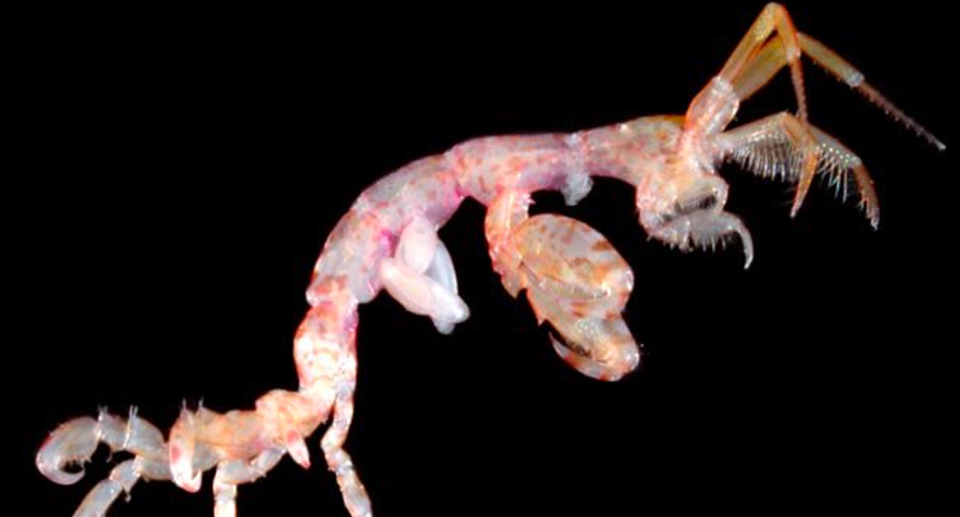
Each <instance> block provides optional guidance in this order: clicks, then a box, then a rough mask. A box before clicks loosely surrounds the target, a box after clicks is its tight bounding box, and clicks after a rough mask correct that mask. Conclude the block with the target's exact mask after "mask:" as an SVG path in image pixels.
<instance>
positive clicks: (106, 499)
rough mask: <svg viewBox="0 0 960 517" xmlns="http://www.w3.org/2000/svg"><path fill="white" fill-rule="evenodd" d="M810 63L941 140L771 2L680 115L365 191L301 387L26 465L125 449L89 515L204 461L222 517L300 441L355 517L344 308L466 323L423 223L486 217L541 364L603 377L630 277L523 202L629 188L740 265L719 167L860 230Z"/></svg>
mask: <svg viewBox="0 0 960 517" xmlns="http://www.w3.org/2000/svg"><path fill="white" fill-rule="evenodd" d="M803 56H806V57H808V58H809V59H810V60H812V61H813V62H814V63H816V64H818V65H820V66H821V67H823V68H824V69H825V70H826V71H827V72H829V73H830V74H833V75H834V76H836V77H837V78H838V79H840V80H841V81H842V82H844V83H846V84H847V85H848V86H849V87H850V88H852V89H854V90H855V91H857V92H859V93H860V94H862V95H863V96H864V97H865V98H866V99H867V100H868V101H870V102H872V103H874V104H876V105H877V106H879V107H880V108H882V109H883V110H884V111H886V112H887V113H888V114H889V115H891V116H892V117H893V118H894V119H896V120H897V121H899V122H901V123H902V124H904V125H905V126H906V127H908V128H910V129H912V130H913V131H914V132H916V133H917V134H918V135H919V136H920V137H922V138H923V139H925V140H927V141H928V142H929V143H930V144H932V145H933V146H934V147H936V148H938V149H940V150H943V149H944V148H945V146H944V144H943V143H941V142H940V141H939V140H937V138H936V137H934V136H933V135H932V134H931V133H930V132H929V131H927V130H926V129H924V128H923V127H922V126H920V125H919V124H918V123H917V122H915V121H914V120H913V119H911V118H910V117H909V116H907V115H906V114H905V113H903V111H901V110H900V109H898V108H897V107H896V106H894V105H893V104H892V103H891V102H890V101H888V100H887V99H885V98H884V97H883V96H882V95H881V94H880V93H879V92H878V91H877V90H876V89H874V88H873V87H872V86H871V85H870V84H868V83H867V82H866V81H865V79H864V75H863V74H862V73H861V72H859V71H858V70H857V69H856V68H854V67H853V65H851V64H850V63H848V62H847V61H846V60H844V59H843V58H841V57H840V56H839V55H837V54H836V53H835V52H834V51H832V50H831V49H829V48H828V47H827V46H825V45H824V44H822V43H820V42H819V41H817V40H815V39H813V38H812V37H810V36H808V35H806V34H803V33H801V32H798V31H797V30H796V28H795V27H794V25H793V22H792V21H791V18H790V16H789V15H788V13H787V11H786V10H785V9H784V8H783V7H782V6H780V5H777V4H770V5H768V6H767V7H766V8H764V9H763V11H762V12H761V14H760V16H759V17H758V18H757V20H756V21H755V22H754V24H753V26H752V27H750V29H749V30H748V32H747V35H746V36H745V37H744V39H743V40H742V41H741V43H740V44H739V45H738V46H737V47H736V49H735V50H734V52H733V54H732V55H731V56H730V58H729V59H728V61H727V62H726V64H725V65H724V66H723V67H722V69H721V70H720V72H719V74H717V75H716V76H715V77H713V78H712V79H711V80H710V81H709V82H708V83H707V85H706V86H705V87H704V88H703V89H702V90H701V91H700V93H699V94H698V95H697V96H696V97H695V98H694V99H693V101H692V102H691V103H690V105H689V107H688V109H687V112H686V113H685V114H684V115H668V116H652V117H643V118H637V119H634V120H630V121H627V122H624V123H620V124H614V125H610V126H606V127H600V128H595V129H588V130H584V131H579V132H575V133H572V134H539V135H524V136H498V137H486V138H478V139H474V140H470V141H467V142H464V143H462V144H460V145H457V146H455V147H454V148H452V149H450V150H449V151H447V152H445V153H443V154H440V155H436V156H430V157H427V158H423V159H421V160H418V161H415V162H413V163H410V164H408V165H406V166H404V167H402V168H400V169H399V170H397V171H395V172H393V173H391V174H389V175H387V176H386V177H384V178H383V179H381V180H380V181H378V182H377V183H375V184H374V185H372V186H371V187H369V188H368V189H367V190H365V191H364V192H363V193H361V194H360V196H359V198H358V199H357V200H356V202H355V203H354V204H353V206H352V207H351V208H350V210H349V211H348V212H347V214H346V215H344V216H343V218H342V219H341V220H340V222H339V223H338V224H337V226H336V228H335V229H334V230H333V232H332V233H331V235H330V236H329V238H328V240H327V242H326V244H325V246H324V248H323V252H322V253H321V255H320V257H319V259H318V261H317V263H316V266H315V269H314V277H313V280H312V282H311V285H310V287H309V289H308V292H307V299H308V301H309V304H310V307H311V308H310V310H309V311H308V313H307V314H306V316H305V318H304V319H303V321H302V323H301V325H300V327H299V330H298V332H297V334H296V337H295V339H294V346H293V349H294V350H293V353H294V361H295V363H296V367H297V373H298V376H299V381H300V386H299V388H298V389H297V390H296V391H290V390H279V389H278V390H274V391H271V392H269V393H267V394H265V395H263V396H262V397H261V398H259V399H258V400H257V401H256V403H255V405H254V407H253V408H252V409H246V410H235V411H229V412H225V413H221V412H215V411H212V410H210V409H207V408H203V407H201V408H200V409H198V410H196V411H192V410H188V409H184V410H183V411H182V412H181V414H180V417H179V418H178V419H177V421H176V422H175V423H174V425H173V427H172V428H171V430H170V432H169V434H168V435H167V436H164V435H163V433H162V432H161V431H160V430H159V429H158V428H157V427H155V426H153V425H152V424H150V423H148V422H147V421H145V420H144V419H142V418H140V417H139V416H138V415H137V414H136V412H131V414H130V415H129V417H128V418H126V419H123V418H120V417H117V416H114V415H111V414H109V413H108V412H106V411H103V412H101V414H100V415H99V417H98V418H90V417H81V418H76V419H74V420H71V421H68V422H66V423H64V424H63V425H61V426H60V427H59V428H57V429H56V430H54V431H53V433H52V434H51V435H50V436H49V438H48V439H47V441H46V442H45V443H44V444H43V446H42V447H41V449H40V451H39V453H38V454H37V457H36V465H37V467H38V468H39V470H40V472H41V473H43V474H44V475H45V476H47V477H48V478H49V479H50V480H52V481H54V482H56V483H60V484H65V485H69V484H73V483H75V482H77V481H78V480H79V479H80V478H81V477H82V475H83V474H82V472H71V471H67V470H65V469H64V467H65V466H66V465H68V464H71V463H81V462H84V461H86V460H88V459H89V458H90V457H91V455H92V454H93V453H94V451H95V450H96V448H97V447H98V445H99V444H100V443H105V444H106V445H107V446H109V447H110V448H111V449H112V450H114V451H126V452H128V453H130V454H132V456H133V457H132V458H131V459H128V460H126V461H123V462H122V463H120V464H119V465H118V466H117V467H116V468H115V469H114V470H113V471H112V472H111V474H110V475H109V477H108V478H107V479H105V480H103V481H101V482H100V483H99V484H98V485H96V487H95V488H94V489H93V490H92V491H91V492H90V493H89V494H88V495H87V497H86V499H84V500H83V502H82V503H81V504H80V507H79V508H78V510H77V512H76V514H75V515H76V516H91V517H92V516H103V515H105V514H106V513H107V511H108V509H109V508H110V506H111V505H112V504H113V503H114V502H115V501H116V499H117V498H118V497H119V496H120V494H122V493H128V492H130V491H131V490H132V488H133V487H134V486H135V485H136V484H137V482H138V480H140V479H153V480H170V481H173V482H174V483H175V484H176V485H178V486H179V487H181V488H183V489H185V490H188V491H191V492H196V491H198V490H200V488H201V484H202V481H201V473H202V472H204V471H206V470H209V469H214V468H216V474H215V476H214V479H213V494H214V498H215V514H216V516H217V517H233V516H235V515H236V513H237V510H236V503H235V499H236V495H237V491H238V486H239V485H241V484H244V483H250V482H252V481H254V480H257V479H259V478H261V477H263V476H265V475H266V474H267V473H268V472H269V471H270V470H271V469H272V468H273V467H274V466H275V465H276V464H277V463H278V462H279V461H280V460H281V459H282V458H283V457H284V456H286V455H289V456H290V457H291V458H292V459H293V460H294V461H295V462H297V463H298V464H299V465H301V466H303V467H304V468H309V467H310V465H311V458H310V455H309V452H308V448H307V445H306V440H308V439H309V438H310V437H311V436H312V435H313V434H314V433H315V432H316V430H317V429H318V428H319V427H320V426H322V425H327V428H326V430H325V432H324V434H323V437H322V439H321V442H320V443H321V447H322V450H323V455H324V461H325V463H326V464H327V467H328V468H329V469H331V470H332V471H333V472H334V473H335V474H336V479H337V481H338V483H339V485H340V490H341V492H342V495H343V502H344V504H345V506H346V508H347V510H348V511H349V513H350V515H352V516H354V517H365V516H370V515H372V505H371V502H370V498H369V497H368V494H367V491H366V489H365V488H364V486H363V484H362V482H361V480H360V476H359V474H358V470H357V468H356V467H355V466H354V464H353V461H352V460H351V457H350V455H349V454H348V453H347V451H346V450H344V443H345V440H346V438H347V435H348V432H349V429H350V425H351V422H352V419H353V398H354V390H355V387H356V375H357V355H356V339H357V329H358V306H359V305H361V304H364V303H367V302H369V301H371V300H372V299H373V298H375V297H376V296H378V295H379V294H380V293H381V291H386V292H387V293H388V295H389V296H391V297H392V298H393V299H395V300H396V301H397V302H398V303H399V304H400V305H401V306H402V307H404V308H405V309H407V310H408V311H410V312H412V313H415V314H418V315H423V316H426V317H428V318H430V319H431V320H432V322H433V324H434V325H435V326H436V328H437V330H438V331H439V332H441V333H443V334H450V333H453V332H455V328H456V326H457V324H459V323H462V322H463V321H465V320H466V319H467V318H469V316H470V309H469V308H468V306H467V304H466V303H465V302H464V301H463V299H462V298H461V297H460V296H459V292H458V289H459V288H458V283H457V275H456V272H455V270H454V262H453V260H454V257H452V256H451V254H450V252H449V251H448V249H447V247H446V246H445V245H444V243H443V242H442V241H441V240H440V238H439V236H438V234H437V231H438V229H439V228H440V227H441V226H443V225H444V224H445V223H446V222H447V221H448V220H449V219H450V218H451V217H452V216H453V214H454V212H456V210H457V209H458V207H459V206H460V205H461V203H462V202H463V201H464V200H465V199H467V198H471V199H473V200H475V201H477V202H479V203H481V204H483V205H484V206H485V207H486V210H487V212H486V220H485V224H484V231H485V235H486V240H487V243H488V245H489V250H490V258H491V262H492V266H493V269H494V270H495V271H496V272H497V273H498V274H499V275H500V278H501V280H502V283H503V286H504V288H505V289H506V291H507V293H508V294H509V295H510V296H512V297H515V298H516V297H518V296H519V295H520V294H521V293H524V292H525V293H526V298H527V300H528V301H529V303H530V305H531V306H532V308H533V310H534V313H535V315H536V317H537V319H538V320H539V322H540V323H548V324H549V326H550V331H549V335H550V341H551V343H552V344H553V347H554V348H555V350H556V352H557V353H558V354H559V356H560V357H561V358H562V359H563V360H564V361H566V362H567V363H568V364H570V365H571V366H572V367H573V368H575V369H576V370H578V371H579V372H581V373H583V374H584V375H586V376H589V377H591V378H595V379H599V380H603V381H615V380H618V379H620V378H622V377H623V376H624V375H627V374H628V373H630V372H632V371H633V370H635V369H636V368H637V367H638V365H639V364H640V363H641V360H642V355H643V354H642V348H641V347H640V346H639V345H638V344H637V343H636V341H635V340H634V338H633V336H632V334H631V332H630V329H629V326H628V324H627V322H626V321H625V320H624V318H623V315H622V311H623V308H624V306H625V305H626V303H627V300H628V298H629V296H630V294H631V291H632V289H633V286H634V276H633V272H632V270H631V268H630V266H629V264H628V263H627V262H626V261H625V260H624V259H623V258H622V257H621V256H620V254H619V253H618V252H617V251H616V250H615V249H614V247H613V245H612V244H611V243H610V242H609V241H608V240H607V239H606V238H605V237H604V236H603V235H602V234H600V233H599V232H597V231H596V230H594V229H592V228H591V227H589V226H588V225H586V224H585V223H582V222H579V221H576V220H574V219H571V218H569V217H565V216H561V215H556V214H541V215H536V216H531V215H530V214H529V207H530V204H531V195H532V194H533V193H535V192H537V191H542V190H554V191H559V192H562V193H563V195H564V196H565V198H566V202H567V203H568V204H570V205H574V204H576V203H578V202H579V201H580V200H582V199H583V198H584V197H585V196H587V195H588V194H589V192H590V190H591V185H592V179H591V178H594V177H609V178H615V179H618V180H621V181H623V182H626V183H628V184H630V185H632V186H633V187H635V189H636V209H637V211H638V214H639V222H640V225H641V226H642V228H643V229H644V231H645V232H646V233H647V235H648V236H649V237H650V238H652V239H655V240H659V241H661V242H663V243H665V244H667V245H669V246H672V247H676V248H679V249H681V250H684V251H686V250H692V249H696V248H704V247H710V246H713V245H715V244H716V243H718V242H720V241H722V240H724V239H726V238H728V237H732V238H735V239H738V240H739V242H740V244H741V245H742V249H743V253H744V263H745V266H746V267H749V266H750V264H751V262H752V261H753V258H754V248H753V240H752V237H751V235H750V232H749V231H748V230H747V226H746V225H745V224H744V222H743V221H741V219H740V218H738V217H737V216H736V215H733V214H731V213H729V212H727V211H726V210H725V206H726V202H727V196H728V186H727V183H726V182H725V181H724V180H723V179H722V178H721V177H720V176H719V174H718V173H717V168H718V166H719V165H720V164H722V163H724V162H736V163H737V164H739V165H740V166H741V167H742V168H743V169H745V170H747V171H749V172H751V173H754V174H756V175H759V176H762V177H781V178H783V179H785V180H787V181H790V182H792V183H793V184H795V185H796V192H795V196H794V200H793V206H792V209H791V213H792V214H796V213H797V212H798V211H799V210H800V208H801V206H802V205H803V202H804V199H805V197H806V195H807V193H808V192H809V190H810V187H811V185H812V183H813V180H814V179H815V178H816V177H817V176H828V177H830V178H831V179H832V180H834V181H836V182H840V183H841V184H842V185H844V187H845V188H846V186H847V185H848V184H849V185H852V186H853V189H854V190H855V191H856V194H857V195H858V196H859V200H860V206H861V207H862V209H863V211H864V213H865V215H866V218H867V220H868V221H869V223H870V224H871V225H873V226H874V227H877V226H878V225H879V223H880V209H879V206H878V202H877V195H876V192H875V189H874V184H873V181H872V180H871V178H870V176H869V174H868V173H867V170H866V168H865V166H864V164H863V162H862V161H861V160H860V158H858V157H857V156H856V154H854V152H853V151H851V150H850V149H848V148H847V147H846V146H844V145H843V144H841V143H840V141H839V140H837V139H836V138H834V137H832V136H830V135H828V134H827V133H825V132H823V131H822V130H820V129H818V128H816V127H814V126H813V125H811V124H810V122H809V120H808V119H809V116H808V109H807V100H806V95H805V93H804V92H805V90H804V74H803V69H802V67H801V58H802V57H803ZM783 68H786V69H788V70H789V73H790V77H791V80H792V83H793V87H794V90H795V94H796V100H797V111H796V114H794V113H790V112H786V111H784V112H781V113H776V114H772V115H769V116H767V117H764V118H761V119H759V120H755V121H749V122H745V123H741V124H739V125H737V126H736V127H732V128H731V127H729V126H730V125H731V122H732V121H733V120H734V116H735V115H736V114H737V112H738V109H739V107H740V103H742V102H743V101H745V100H747V99H748V98H750V97H751V96H752V95H753V94H754V93H755V92H757V91H758V90H759V89H760V88H762V87H763V86H764V85H766V84H767V83H768V82H769V81H770V80H771V78H772V77H773V76H774V75H775V74H776V73H777V72H779V71H780V70H781V69H783Z"/></svg>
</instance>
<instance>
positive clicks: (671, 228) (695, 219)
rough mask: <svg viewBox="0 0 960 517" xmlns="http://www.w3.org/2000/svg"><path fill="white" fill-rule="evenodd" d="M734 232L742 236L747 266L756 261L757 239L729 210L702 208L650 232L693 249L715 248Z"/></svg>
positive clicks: (682, 248)
mask: <svg viewBox="0 0 960 517" xmlns="http://www.w3.org/2000/svg"><path fill="white" fill-rule="evenodd" d="M731 233H735V234H737V236H739V237H740V242H741V244H742V245H743V256H744V266H743V267H744V269H749V268H750V264H752V263H753V238H752V237H751V236H750V231H749V230H747V227H746V226H745V225H744V224H743V221H741V220H740V218H739V217H737V216H735V215H733V214H729V213H726V212H713V211H699V212H693V213H691V214H688V215H684V216H682V217H678V218H676V219H674V220H672V221H670V222H669V223H667V224H664V225H662V226H660V227H659V228H657V229H655V230H654V232H653V233H652V234H651V235H650V236H651V237H656V238H657V239H660V240H662V241H664V242H666V243H668V244H671V245H673V246H678V247H679V248H680V249H681V250H683V251H688V250H690V249H691V248H694V247H699V248H706V247H707V246H713V247H715V246H716V245H717V242H719V241H720V240H721V239H722V238H723V237H724V236H726V235H729V234H731Z"/></svg>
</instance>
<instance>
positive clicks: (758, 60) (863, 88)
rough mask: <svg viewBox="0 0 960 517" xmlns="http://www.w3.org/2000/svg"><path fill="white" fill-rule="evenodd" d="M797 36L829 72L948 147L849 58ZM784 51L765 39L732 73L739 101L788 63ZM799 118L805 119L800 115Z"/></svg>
mask: <svg viewBox="0 0 960 517" xmlns="http://www.w3.org/2000/svg"><path fill="white" fill-rule="evenodd" d="M797 37H798V39H799V42H800V49H801V50H802V52H803V53H804V54H806V55H807V56H809V57H810V59H812V60H813V62H814V63H816V64H818V65H820V66H821V67H822V68H823V69H824V70H826V71H827V72H828V73H830V74H831V75H833V76H834V77H836V78H837V79H839V80H841V81H843V82H844V83H846V84H847V86H849V87H850V88H853V89H854V90H856V91H857V92H858V93H860V94H861V95H863V97H864V98H866V99H867V100H868V101H870V102H871V103H873V104H874V105H876V106H878V107H879V108H880V109H882V110H883V111H884V112H886V113H887V114H888V115H889V116H890V117H891V118H893V119H894V120H896V121H898V122H900V123H901V124H903V125H904V126H906V127H907V128H908V129H910V130H911V131H913V132H914V133H916V134H917V136H919V137H920V138H923V139H924V140H926V141H927V142H928V143H930V145H932V146H934V147H936V148H937V149H939V150H940V151H943V150H945V149H946V148H947V147H946V145H944V143H943V142H941V141H940V140H939V139H937V137H935V136H934V135H933V134H932V133H931V132H930V131H928V130H927V129H926V128H924V127H923V126H922V125H920V124H919V123H918V122H917V121H916V120H914V119H913V118H912V117H910V116H909V115H907V114H906V113H904V111H903V110H902V109H900V108H898V107H897V106H896V105H895V104H894V103H892V102H890V100H888V99H887V98H886V97H884V96H883V94H881V93H880V92H879V91H877V90H876V89H875V88H874V87H873V86H871V85H870V84H868V83H867V81H866V80H865V78H864V75H863V73H862V72H860V70H858V69H857V68H856V67H854V66H853V65H852V64H850V62H848V61H847V60H845V59H843V58H842V57H840V55H839V54H837V53H836V52H834V51H833V50H831V49H830V48H829V47H827V46H826V45H824V44H823V43H821V42H819V41H817V40H816V39H814V38H812V37H810V36H808V35H806V34H803V33H801V32H798V33H797ZM787 55H788V54H787V52H786V50H785V49H784V44H783V41H782V40H781V39H772V40H770V41H769V42H767V43H766V44H765V45H764V46H763V48H762V49H761V50H760V51H759V52H758V53H757V54H756V56H755V57H754V58H753V60H752V61H751V62H750V63H748V64H747V66H745V67H743V68H742V69H741V70H740V72H739V73H738V74H737V75H736V76H735V77H733V78H731V80H732V81H731V82H732V84H733V86H734V91H735V92H736V94H737V98H739V99H740V101H741V102H742V101H744V100H746V99H748V98H750V97H751V96H752V95H753V94H754V93H756V92H757V90H759V89H760V88H762V87H763V86H765V85H766V84H767V83H768V82H770V80H771V79H772V78H773V76H774V75H776V74H777V72H779V71H780V69H781V68H783V67H784V66H786V65H787V64H788V62H789V60H788V59H787ZM791 66H792V65H791ZM800 119H801V120H805V118H804V117H802V116H801V117H800Z"/></svg>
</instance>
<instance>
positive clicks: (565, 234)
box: [513, 214, 640, 381]
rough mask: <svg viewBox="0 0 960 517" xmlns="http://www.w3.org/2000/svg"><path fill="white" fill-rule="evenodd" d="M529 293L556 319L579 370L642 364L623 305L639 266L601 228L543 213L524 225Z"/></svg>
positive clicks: (616, 370)
mask: <svg viewBox="0 0 960 517" xmlns="http://www.w3.org/2000/svg"><path fill="white" fill-rule="evenodd" d="M513 237H514V242H515V243H516V247H517V249H518V250H519V252H520V255H521V257H522V267H521V269H522V270H523V272H524V275H525V277H526V284H527V285H526V288H527V299H528V300H529V301H530V305H531V306H532V307H533V310H534V312H535V313H536V315H537V319H538V320H539V321H540V322H541V323H542V322H544V321H549V322H550V324H551V325H552V326H553V328H554V330H556V331H557V332H558V333H559V334H560V336H561V337H562V338H563V339H562V340H560V339H557V338H555V337H554V336H552V335H551V341H552V342H553V346H554V349H555V350H556V351H557V353H558V354H559V355H560V357H561V358H562V359H563V360H564V361H566V362H567V363H568V364H570V366H572V367H574V368H575V369H577V370H578V371H579V372H581V373H583V374H584V375H587V376H588V377H592V378H594V379H599V380H603V381H615V380H619V379H620V378H622V377H623V376H624V375H626V374H627V373H629V372H631V371H633V370H634V369H636V368H637V366H638V365H639V364H640V349H639V347H638V346H637V344H636V342H635V341H634V339H633V336H632V335H631V334H630V329H629V328H628V327H627V325H626V323H624V321H623V318H622V317H621V316H620V312H621V311H622V310H623V307H624V306H625V305H626V302H627V298H628V297H629V296H630V291H632V290H633V272H632V271H631V270H630V266H629V265H628V264H627V262H626V261H625V260H624V259H623V257H621V256H620V254H618V253H617V252H616V250H615V249H614V248H613V245H611V244H610V242H608V241H607V240H606V238H604V237H603V235H601V234H600V233H599V232H597V231H596V230H594V229H593V228H591V227H589V226H587V225H586V224H583V223H581V222H580V221H577V220H575V219H571V218H568V217H563V216H558V215H550V214H548V215H539V216H536V217H533V218H530V219H528V220H527V221H526V222H524V223H523V224H521V225H520V226H519V227H517V229H516V231H515V233H514V235H513Z"/></svg>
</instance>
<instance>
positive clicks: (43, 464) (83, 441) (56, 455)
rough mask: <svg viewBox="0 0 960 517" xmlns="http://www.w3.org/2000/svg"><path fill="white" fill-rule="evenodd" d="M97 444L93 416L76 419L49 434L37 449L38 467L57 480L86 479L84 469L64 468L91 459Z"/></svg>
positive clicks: (59, 481)
mask: <svg viewBox="0 0 960 517" xmlns="http://www.w3.org/2000/svg"><path fill="white" fill-rule="evenodd" d="M98 443H99V440H98V437H97V421H96V420H95V419H93V418H90V417H82V418H75V419H73V420H71V421H69V422H67V423H65V424H62V425H61V426H60V427H58V428H56V430H54V431H53V432H52V433H50V436H49V437H48V438H47V441H46V442H44V444H43V445H42V446H41V447H40V451H38V452H37V459H36V463H37V469H38V470H39V471H40V473H41V474H43V475H44V476H46V478H47V479H49V480H50V481H53V482H54V483H58V484H60V485H72V484H74V483H76V482H77V481H80V479H82V478H83V474H84V472H83V469H80V471H79V472H66V471H64V470H63V467H64V466H66V465H70V464H76V463H85V462H87V461H89V460H90V457H91V456H93V453H94V451H96V450H97V444H98Z"/></svg>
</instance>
